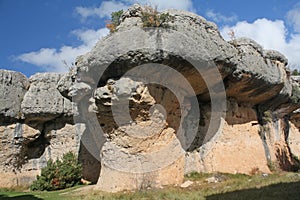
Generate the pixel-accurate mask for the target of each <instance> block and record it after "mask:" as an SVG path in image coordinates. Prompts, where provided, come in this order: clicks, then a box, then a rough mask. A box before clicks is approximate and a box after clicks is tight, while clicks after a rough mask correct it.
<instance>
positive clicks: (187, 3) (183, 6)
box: [127, 0, 195, 12]
mask: <svg viewBox="0 0 300 200" xmlns="http://www.w3.org/2000/svg"><path fill="white" fill-rule="evenodd" d="M127 2H128V3H129V4H133V3H139V4H142V5H150V6H152V7H157V9H158V10H165V9H169V8H174V9H178V10H187V11H192V12H194V11H195V9H194V7H193V2H192V0H177V1H174V0H127Z"/></svg>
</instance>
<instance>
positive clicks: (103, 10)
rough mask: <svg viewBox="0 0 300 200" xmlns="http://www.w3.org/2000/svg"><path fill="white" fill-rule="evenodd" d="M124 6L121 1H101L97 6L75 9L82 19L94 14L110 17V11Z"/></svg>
mask: <svg viewBox="0 0 300 200" xmlns="http://www.w3.org/2000/svg"><path fill="white" fill-rule="evenodd" d="M126 8H127V6H126V5H125V4H124V3H123V2H117V1H103V2H102V3H101V5H100V6H99V7H90V8H86V7H76V9H75V10H76V12H77V13H78V14H79V15H81V17H82V18H83V19H86V18H87V17H90V16H95V15H96V16H98V17H100V18H104V17H110V15H111V13H112V12H115V11H118V10H122V9H126Z"/></svg>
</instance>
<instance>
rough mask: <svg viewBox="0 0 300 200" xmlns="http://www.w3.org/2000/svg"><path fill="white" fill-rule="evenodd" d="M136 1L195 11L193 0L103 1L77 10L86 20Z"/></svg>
mask: <svg viewBox="0 0 300 200" xmlns="http://www.w3.org/2000/svg"><path fill="white" fill-rule="evenodd" d="M134 3H139V4H141V5H150V6H152V7H157V9H158V10H164V9H168V8H174V9H179V10H187V11H195V9H194V8H193V2H192V0H177V1H174V0H163V1H162V0H122V1H115V0H112V1H103V2H102V3H101V5H100V6H99V7H89V8H87V7H76V9H75V10H76V12H77V13H78V14H79V15H80V16H81V17H82V18H83V20H85V19H86V18H88V17H91V16H98V17H100V18H105V17H110V15H111V13H112V12H115V11H118V10H121V9H123V10H124V9H126V8H127V7H129V6H130V5H132V4H134Z"/></svg>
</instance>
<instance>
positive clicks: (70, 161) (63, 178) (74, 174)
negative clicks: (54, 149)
mask: <svg viewBox="0 0 300 200" xmlns="http://www.w3.org/2000/svg"><path fill="white" fill-rule="evenodd" d="M81 177H82V166H81V164H79V163H78V161H77V158H76V156H75V154H74V153H72V152H68V153H66V154H64V155H63V157H62V160H59V159H57V160H56V161H55V162H53V161H52V160H51V159H50V160H49V161H48V162H47V166H46V167H45V168H43V169H42V171H41V175H40V176H39V175H38V176H37V180H36V181H34V182H33V183H32V185H31V186H30V189H31V190H48V191H50V190H59V189H64V188H69V187H73V186H74V185H77V184H79V183H80V180H81Z"/></svg>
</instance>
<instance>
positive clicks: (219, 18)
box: [0, 0, 300, 76]
mask: <svg viewBox="0 0 300 200" xmlns="http://www.w3.org/2000/svg"><path fill="white" fill-rule="evenodd" d="M135 2H138V3H141V4H150V5H153V6H158V8H159V9H161V10H163V9H166V8H177V9H183V10H188V11H192V12H195V13H197V14H199V15H201V16H203V17H205V18H206V19H208V20H210V21H213V22H215V23H216V24H217V25H218V27H219V29H220V32H221V34H222V36H223V37H224V38H225V39H226V40H229V39H230V38H229V35H228V32H229V31H231V30H234V32H235V36H236V37H242V36H246V37H250V38H252V39H254V40H256V41H257V42H259V43H260V44H262V45H263V47H265V48H267V49H275V50H278V51H280V52H282V53H283V54H285V55H286V56H287V57H288V59H289V61H290V66H291V68H296V67H297V68H300V1H299V0H288V1H287V0H260V1H258V0H252V1H241V0H226V1H220V0H177V1H174V0H119V1H117V0H113V1H109V0H107V1H99V0H98V1H96V0H43V1H42V0H26V1H25V0H23V1H22V0H0V27H1V31H0V33H1V37H0V68H1V69H9V70H15V71H20V72H22V73H24V74H25V75H26V76H30V75H32V74H34V73H36V72H45V71H50V72H61V71H66V70H67V69H68V66H70V65H72V63H73V62H74V59H75V58H76V57H77V56H78V55H81V54H84V53H86V52H88V51H89V50H90V49H91V48H92V47H93V46H94V45H95V43H96V42H97V41H98V40H99V39H100V38H101V37H103V36H105V35H106V34H108V30H107V29H106V28H105V21H107V20H108V19H109V16H110V13H111V12H113V11H116V10H120V9H126V8H127V7H128V6H129V5H131V4H132V3H135Z"/></svg>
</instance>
